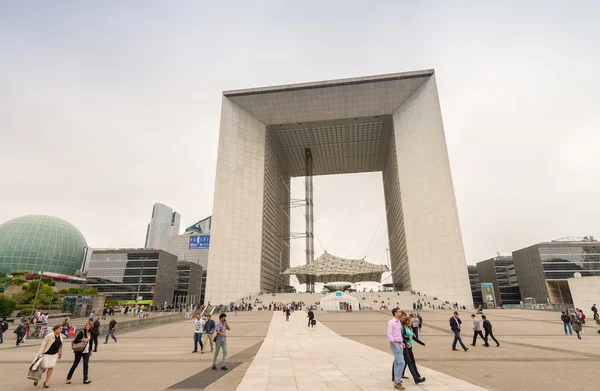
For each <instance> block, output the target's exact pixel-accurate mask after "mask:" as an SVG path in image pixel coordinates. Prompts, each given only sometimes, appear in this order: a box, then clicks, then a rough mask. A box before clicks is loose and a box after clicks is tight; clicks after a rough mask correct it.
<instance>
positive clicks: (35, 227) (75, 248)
mask: <svg viewBox="0 0 600 391" xmlns="http://www.w3.org/2000/svg"><path fill="white" fill-rule="evenodd" d="M86 247H87V242H86V241H85V238H84V237H83V234H82V233H81V232H79V230H78V229H77V228H75V226H73V225H72V224H71V223H69V222H67V221H65V220H62V219H59V218H57V217H52V216H42V215H31V216H23V217H17V218H16V219H13V220H9V221H7V222H5V223H3V224H0V269H2V270H9V271H12V270H26V271H29V272H38V271H40V270H41V271H45V272H53V273H60V274H67V275H73V274H74V273H75V271H76V270H77V269H79V268H81V264H82V263H83V258H84V256H85V248H86Z"/></svg>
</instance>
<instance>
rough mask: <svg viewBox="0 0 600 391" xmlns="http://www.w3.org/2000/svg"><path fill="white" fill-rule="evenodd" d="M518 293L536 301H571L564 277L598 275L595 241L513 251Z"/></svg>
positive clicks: (599, 261) (599, 263) (598, 252)
mask: <svg viewBox="0 0 600 391" xmlns="http://www.w3.org/2000/svg"><path fill="white" fill-rule="evenodd" d="M513 260H514V263H515V268H516V272H517V277H518V279H519V286H520V289H521V295H522V296H523V297H524V298H526V297H533V298H535V299H536V300H537V301H538V302H542V303H543V302H547V301H550V302H551V303H553V304H572V303H573V298H572V297H571V292H570V289H569V284H568V282H567V280H568V279H569V278H573V277H575V273H579V274H580V275H581V276H582V277H592V276H600V243H599V242H550V243H539V244H536V245H534V246H531V247H527V248H524V249H521V250H518V251H514V252H513Z"/></svg>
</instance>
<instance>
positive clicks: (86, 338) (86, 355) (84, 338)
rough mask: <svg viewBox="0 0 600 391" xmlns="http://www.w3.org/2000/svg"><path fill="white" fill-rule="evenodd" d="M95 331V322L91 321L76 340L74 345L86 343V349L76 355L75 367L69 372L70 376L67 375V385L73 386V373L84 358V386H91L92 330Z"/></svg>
mask: <svg viewBox="0 0 600 391" xmlns="http://www.w3.org/2000/svg"><path fill="white" fill-rule="evenodd" d="M93 329H94V322H92V321H89V322H87V323H86V324H85V327H84V329H83V330H81V331H80V332H79V333H78V334H77V336H76V337H75V340H74V341H73V343H74V344H77V343H79V342H85V347H84V348H83V350H82V351H81V352H74V353H75V361H73V365H72V366H71V370H69V374H68V375H67V384H71V378H72V377H73V372H75V369H77V366H78V365H79V362H80V361H81V359H82V358H83V384H90V383H91V382H92V381H91V380H88V363H89V361H90V357H92V352H91V351H90V342H91V340H92V330H93Z"/></svg>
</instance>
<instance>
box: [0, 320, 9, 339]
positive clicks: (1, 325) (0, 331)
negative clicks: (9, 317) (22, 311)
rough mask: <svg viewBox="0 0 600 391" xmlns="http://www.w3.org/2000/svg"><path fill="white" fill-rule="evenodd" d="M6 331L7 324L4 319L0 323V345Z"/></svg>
mask: <svg viewBox="0 0 600 391" xmlns="http://www.w3.org/2000/svg"><path fill="white" fill-rule="evenodd" d="M6 330H8V322H7V321H6V317H4V318H2V322H0V343H4V337H3V334H4V332H5V331H6Z"/></svg>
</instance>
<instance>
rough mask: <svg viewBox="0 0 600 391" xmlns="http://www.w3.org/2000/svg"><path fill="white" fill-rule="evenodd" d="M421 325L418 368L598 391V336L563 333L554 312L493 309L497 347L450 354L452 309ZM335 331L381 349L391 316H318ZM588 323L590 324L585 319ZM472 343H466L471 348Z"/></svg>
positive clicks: (490, 384) (505, 386) (510, 385)
mask: <svg viewBox="0 0 600 391" xmlns="http://www.w3.org/2000/svg"><path fill="white" fill-rule="evenodd" d="M421 315H422V316H423V317H424V324H425V325H424V329H423V332H422V335H420V337H421V339H422V340H423V341H424V342H425V343H426V345H427V346H426V347H422V346H419V345H417V344H415V348H414V349H415V351H414V352H415V357H416V360H417V363H418V364H419V366H426V367H428V368H431V369H434V370H437V371H440V372H443V373H445V374H448V375H451V376H453V377H456V378H460V379H464V380H467V381H469V382H471V383H474V384H478V385H481V386H483V387H485V388H488V389H491V390H498V391H505V390H506V391H508V390H531V391H534V390H545V389H562V390H570V391H571V390H581V391H584V390H585V391H587V390H590V391H591V390H598V389H600V386H598V383H597V381H596V379H595V377H596V375H597V373H598V368H600V335H599V334H597V333H596V332H595V328H592V327H588V328H586V330H585V334H584V335H583V339H582V340H578V339H577V338H576V337H574V336H573V337H570V336H565V335H564V332H563V326H562V322H561V321H560V320H559V318H560V314H557V313H556V312H542V311H524V310H494V311H491V310H490V311H488V312H487V315H488V319H489V320H490V321H491V322H492V324H493V327H494V335H495V336H496V337H497V338H498V339H499V340H500V343H501V346H500V347H499V348H497V347H496V346H495V345H492V347H489V348H485V347H483V346H480V344H481V342H478V346H477V347H475V348H471V349H470V350H469V351H468V352H466V353H465V352H463V351H460V352H453V351H452V350H451V343H452V339H453V337H452V336H451V335H450V332H449V330H448V329H449V326H448V320H449V318H450V316H451V311H427V312H421ZM318 316H319V319H320V321H321V322H323V323H324V324H325V325H326V326H328V327H329V328H331V329H332V330H333V331H335V332H337V333H339V334H340V335H343V336H345V337H347V338H350V339H352V340H354V341H357V342H360V343H363V344H365V345H367V346H371V347H374V348H377V349H380V350H381V351H384V352H388V351H389V347H388V345H387V341H386V339H385V337H384V336H383V333H385V330H386V323H387V321H388V320H389V318H390V316H388V314H387V313H378V312H353V313H349V314H346V313H344V314H332V313H321V314H318ZM461 318H462V319H463V333H462V334H463V341H464V342H465V344H467V346H468V344H469V343H471V342H472V341H471V339H472V336H473V333H472V331H471V330H472V327H471V318H470V313H469V312H461ZM588 323H589V322H588ZM469 347H470V346H469Z"/></svg>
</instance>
